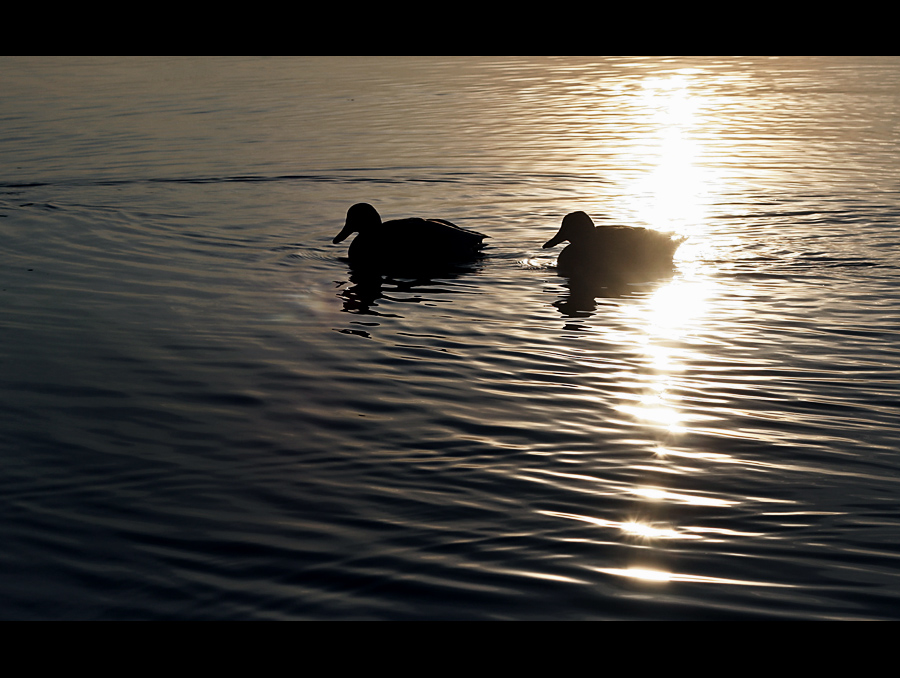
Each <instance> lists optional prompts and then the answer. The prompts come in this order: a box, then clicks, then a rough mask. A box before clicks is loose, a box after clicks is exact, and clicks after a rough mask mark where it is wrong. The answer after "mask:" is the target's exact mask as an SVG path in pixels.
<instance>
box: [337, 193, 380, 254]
mask: <svg viewBox="0 0 900 678" xmlns="http://www.w3.org/2000/svg"><path fill="white" fill-rule="evenodd" d="M380 225H381V216H380V215H379V214H378V210H376V209H375V208H374V207H372V206H371V205H370V204H369V203H367V202H361V203H357V204H356V205H354V206H353V207H351V208H350V209H349V210H347V221H345V222H344V228H343V229H341V232H340V233H338V234H337V235H336V236H334V240H332V241H331V242H333V243H334V244H337V243H339V242H341V241H342V240H344V239H345V238H347V237H348V236H349V235H350V234H351V233H358V232H361V231H364V230H368V229H370V228H372V227H376V226H380Z"/></svg>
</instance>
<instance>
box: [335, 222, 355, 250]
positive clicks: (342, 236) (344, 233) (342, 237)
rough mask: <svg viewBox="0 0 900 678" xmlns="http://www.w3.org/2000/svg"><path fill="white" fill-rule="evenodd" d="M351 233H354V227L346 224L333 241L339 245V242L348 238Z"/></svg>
mask: <svg viewBox="0 0 900 678" xmlns="http://www.w3.org/2000/svg"><path fill="white" fill-rule="evenodd" d="M351 233H353V229H352V228H351V227H350V225H349V224H344V228H343V230H342V231H341V232H340V233H338V234H337V235H336V236H334V240H332V241H331V242H332V243H333V244H335V245H337V244H338V243H339V242H341V241H343V240H346V239H347V238H348V237H349V236H350V234H351Z"/></svg>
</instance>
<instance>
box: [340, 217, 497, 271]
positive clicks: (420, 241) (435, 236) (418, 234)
mask: <svg viewBox="0 0 900 678" xmlns="http://www.w3.org/2000/svg"><path fill="white" fill-rule="evenodd" d="M352 233H357V236H356V237H355V238H354V239H353V242H352V243H350V247H349V249H348V251H347V257H348V259H349V260H350V264H351V265H352V266H357V267H367V268H373V267H377V268H392V269H398V268H399V269H412V270H423V269H425V270H427V269H429V268H433V267H435V266H439V265H448V264H454V263H461V262H464V261H468V260H471V259H473V258H474V257H475V256H476V255H477V254H478V250H479V249H481V247H482V245H483V244H484V239H485V238H487V237H488V236H486V235H484V234H483V233H478V232H476V231H471V230H469V229H466V228H461V227H459V226H457V225H455V224H452V223H450V222H449V221H446V220H445V219H420V218H410V219H393V220H391V221H382V220H381V215H379V214H378V211H377V210H376V209H375V208H374V207H372V205H370V204H369V203H365V202H361V203H358V204H356V205H353V206H352V207H351V208H350V209H349V210H347V220H346V222H345V223H344V228H343V229H342V230H341V232H340V233H338V234H337V235H336V236H335V237H334V240H333V241H332V242H333V243H334V244H337V243H340V242H342V241H344V240H345V239H347V238H348V237H349V236H350V235H351V234H352Z"/></svg>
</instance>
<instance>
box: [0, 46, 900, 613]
mask: <svg viewBox="0 0 900 678" xmlns="http://www.w3.org/2000/svg"><path fill="white" fill-rule="evenodd" d="M0 91H2V92H3V96H2V97H0V130H2V134H0V168H2V175H0V234H2V248H3V266H2V268H0V309H2V312H0V365H2V372H0V379H2V390H0V394H2V399H3V400H2V407H0V422H2V424H0V483H2V488H0V543H2V545H3V546H2V549H0V617H2V618H7V619H72V618H75V619H123V618H127V619H896V618H898V617H900V607H898V603H900V511H898V505H897V496H898V491H900V483H898V481H900V458H898V446H900V410H898V405H897V400H898V390H900V387H898V384H900V378H898V377H900V341H898V339H900V292H898V289H900V285H898V283H900V270H898V258H897V254H896V253H897V248H898V244H900V237H898V225H900V182H898V179H900V160H898V158H900V127H898V115H897V101H898V96H900V60H898V59H896V58H856V59H846V58H843V59H836V58H783V59H763V58H756V59H749V58H746V59H745V58H728V59H659V58H654V59H636V58H631V59H602V60H592V59H562V58H560V59H553V58H545V59H524V58H522V59H518V58H506V59H487V60H484V59H462V60H460V59H454V60H439V59H427V60H417V59H349V58H348V59H249V60H248V59H218V58H217V59H199V58H198V59H194V58H191V59H173V60H164V59H150V60H148V59H130V60H129V59H125V60H121V59H116V60H111V59H63V58H52V59H51V58H47V59H34V58H29V59H16V58H9V57H5V58H2V59H0ZM361 201H368V202H371V203H373V204H374V205H375V206H376V207H377V208H378V209H379V210H380V211H381V212H382V214H383V215H384V216H385V217H387V218H393V217H401V216H435V217H442V218H446V219H450V220H452V221H454V222H456V223H458V224H460V225H462V226H466V227H470V228H474V229H476V230H479V231H481V232H484V233H488V234H489V235H490V236H491V240H490V246H489V247H488V248H487V250H486V251H485V256H484V258H483V259H481V260H480V261H477V262H475V263H473V264H471V265H470V266H468V267H465V268H463V269H462V270H459V271H456V272H454V273H453V274H446V275H444V274H442V275H441V276H437V277H435V278H433V279H430V280H415V279H405V278H398V279H392V278H385V279H382V280H379V281H375V282H373V281H372V280H370V279H365V278H360V277H359V276H357V275H356V274H354V273H353V272H351V271H350V270H349V268H348V266H347V264H346V262H345V261H343V260H342V257H343V256H345V254H346V243H344V244H342V245H338V246H336V245H332V244H331V239H332V238H333V237H334V235H336V234H337V232H338V230H340V228H341V226H342V225H343V218H344V214H345V212H346V209H347V208H348V207H349V206H350V205H351V204H353V203H356V202H361ZM578 209H580V210H585V211H587V212H589V213H590V214H591V215H593V216H594V218H595V221H597V222H598V223H624V224H630V225H641V226H651V227H654V228H659V229H661V230H673V231H676V232H678V233H680V234H683V235H687V236H689V240H688V241H687V243H685V245H683V246H682V248H681V249H680V250H679V252H678V257H677V259H678V260H677V270H676V272H675V274H674V276H672V278H670V279H664V280H659V281H656V282H653V283H649V284H641V285H628V286H624V287H618V288H604V289H596V290H584V289H580V288H578V287H577V286H576V287H574V288H572V287H570V286H569V285H568V283H567V281H566V279H564V278H560V277H558V276H557V275H556V273H555V271H554V269H553V264H554V257H555V255H556V254H557V253H558V251H559V250H558V249H557V250H542V249H541V244H542V243H543V242H544V241H546V240H547V239H548V238H549V237H550V236H551V235H553V234H554V233H555V232H556V229H557V228H558V226H559V222H560V220H561V218H562V216H563V215H565V214H566V213H567V212H571V211H574V210H578Z"/></svg>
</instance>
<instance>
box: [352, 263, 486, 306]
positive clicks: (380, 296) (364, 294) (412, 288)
mask: <svg viewBox="0 0 900 678" xmlns="http://www.w3.org/2000/svg"><path fill="white" fill-rule="evenodd" d="M474 270H475V269H474V267H473V266H472V265H469V266H459V265H457V266H450V265H447V266H443V267H439V268H437V269H436V270H433V271H432V272H431V275H429V276H424V275H422V276H402V275H389V274H381V273H378V272H375V271H372V270H369V269H366V268H363V269H361V270H358V269H354V268H352V267H351V269H350V280H349V282H350V285H349V286H348V287H346V288H344V289H342V290H341V292H340V293H339V295H338V296H339V297H340V298H341V299H342V300H343V306H344V309H343V310H344V311H345V312H346V313H355V314H358V315H372V316H381V317H385V318H399V317H401V316H400V315H398V314H396V313H385V312H383V311H379V310H377V307H378V306H379V303H380V302H381V301H387V302H392V303H406V304H419V303H422V302H426V301H428V300H429V298H430V297H431V296H433V295H444V294H449V293H451V290H449V289H447V288H446V287H442V286H441V283H446V282H448V281H451V280H454V279H456V278H460V277H462V276H464V275H466V274H470V273H472V272H474ZM413 294H415V296H410V295H413ZM426 294H427V295H428V296H423V295H426Z"/></svg>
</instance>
